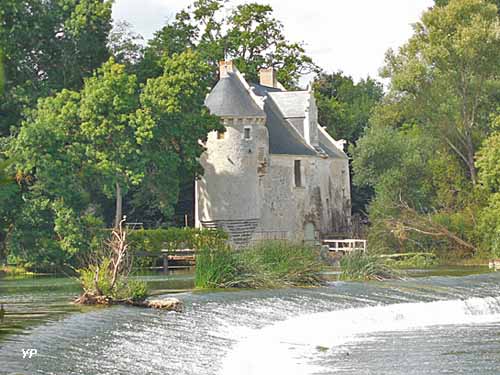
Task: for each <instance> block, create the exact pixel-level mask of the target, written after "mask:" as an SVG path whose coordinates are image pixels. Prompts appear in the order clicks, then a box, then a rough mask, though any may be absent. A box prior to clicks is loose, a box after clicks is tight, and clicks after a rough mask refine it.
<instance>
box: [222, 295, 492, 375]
mask: <svg viewBox="0 0 500 375" xmlns="http://www.w3.org/2000/svg"><path fill="white" fill-rule="evenodd" d="M493 322H500V297H487V298H470V299H467V300H451V301H436V302H419V303H403V304H394V305H378V306H370V307H362V308H350V309H346V310H338V311H330V312H322V313H314V314H307V315H303V316H298V317H295V318H291V319H287V320H285V321H282V322H279V323H276V324H273V325H271V326H268V327H264V328H262V329H259V330H250V331H248V329H244V330H241V331H240V332H239V334H237V329H235V330H234V331H233V333H235V334H236V336H240V337H242V336H244V337H243V338H242V339H241V340H240V341H239V342H238V343H237V344H236V346H235V347H234V348H233V349H232V350H231V351H230V352H229V354H228V356H227V357H226V358H225V359H224V362H223V370H222V375H236V374H237V375H267V374H269V375H276V374H287V375H305V374H312V373H315V372H319V371H321V370H323V371H324V370H325V369H324V368H321V367H320V366H318V365H312V364H311V361H312V360H313V359H315V358H317V356H318V354H319V353H320V351H319V350H318V348H319V347H323V348H329V349H330V348H335V347H339V346H341V345H343V344H346V343H351V342H355V341H358V340H366V339H364V338H363V337H362V336H363V335H365V334H370V333H375V332H385V331H405V330H406V331H410V330H418V329H424V328H427V327H432V326H442V325H464V324H483V323H493ZM329 371H332V369H329Z"/></svg>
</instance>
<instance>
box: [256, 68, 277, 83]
mask: <svg viewBox="0 0 500 375" xmlns="http://www.w3.org/2000/svg"><path fill="white" fill-rule="evenodd" d="M260 84H261V85H262V86H267V87H274V88H276V87H278V80H277V79H276V70H274V68H272V67H271V68H267V69H261V70H260Z"/></svg>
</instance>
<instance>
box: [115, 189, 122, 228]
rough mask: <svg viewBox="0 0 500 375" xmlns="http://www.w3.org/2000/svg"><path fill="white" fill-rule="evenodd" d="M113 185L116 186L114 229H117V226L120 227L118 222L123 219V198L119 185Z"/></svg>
mask: <svg viewBox="0 0 500 375" xmlns="http://www.w3.org/2000/svg"><path fill="white" fill-rule="evenodd" d="M115 185H116V212H115V228H118V226H119V225H120V221H121V220H122V217H123V212H122V203H123V197H122V189H121V187H120V184H119V183H118V182H116V183H115Z"/></svg>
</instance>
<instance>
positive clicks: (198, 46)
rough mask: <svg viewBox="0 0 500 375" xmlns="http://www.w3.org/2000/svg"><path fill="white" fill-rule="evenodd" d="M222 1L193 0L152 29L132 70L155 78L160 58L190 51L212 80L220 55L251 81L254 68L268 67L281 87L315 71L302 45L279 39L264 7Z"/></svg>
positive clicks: (276, 24) (277, 25) (279, 30)
mask: <svg viewBox="0 0 500 375" xmlns="http://www.w3.org/2000/svg"><path fill="white" fill-rule="evenodd" d="M225 3H226V2H225V1H223V0H197V1H195V2H194V3H193V4H192V5H191V6H190V7H188V9H186V10H183V11H181V12H179V13H178V14H177V15H176V17H175V20H174V21H173V22H171V23H169V24H167V25H166V26H165V27H164V28H163V29H162V30H160V31H158V32H157V33H156V34H155V37H154V38H153V39H152V40H151V41H149V43H148V47H147V48H146V50H145V56H144V61H143V62H142V64H141V66H140V68H139V73H138V74H139V76H140V77H141V79H142V80H144V79H145V78H146V77H148V76H149V77H152V76H153V77H154V76H158V75H159V74H161V66H162V65H163V59H164V58H165V57H168V56H172V55H173V54H175V53H180V52H183V51H185V50H186V49H195V50H196V51H197V52H198V53H199V54H200V56H201V57H202V58H203V59H204V60H205V61H208V62H209V65H210V66H211V67H212V80H213V79H215V77H216V74H215V72H216V66H217V63H218V62H219V61H220V60H222V59H225V58H230V59H233V60H234V61H235V62H236V64H237V65H238V69H239V70H240V71H242V72H243V73H245V74H246V75H247V77H248V78H249V79H250V80H254V81H255V80H257V73H258V71H259V69H260V68H264V67H270V66H273V67H275V68H277V69H278V79H279V80H280V82H281V83H282V84H283V85H285V87H294V86H296V85H297V83H298V79H299V78H300V75H301V74H305V73H310V72H314V71H317V69H318V68H317V66H316V65H315V64H314V63H313V62H312V60H311V58H310V57H309V56H307V55H306V54H305V51H304V48H303V46H302V45H301V44H300V43H292V42H289V41H288V40H287V39H286V38H285V36H284V33H283V25H282V24H281V22H280V21H278V20H277V19H276V18H274V17H273V15H272V11H273V10H272V8H271V7H270V6H268V5H259V4H256V3H249V4H243V5H239V6H237V7H235V8H233V9H228V8H226V7H225ZM226 11H227V12H228V16H227V17H225V16H224V13H225V12H226Z"/></svg>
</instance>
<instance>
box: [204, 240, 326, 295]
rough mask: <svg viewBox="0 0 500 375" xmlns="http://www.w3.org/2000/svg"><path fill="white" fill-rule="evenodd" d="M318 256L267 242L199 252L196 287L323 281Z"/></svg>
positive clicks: (297, 247)
mask: <svg viewBox="0 0 500 375" xmlns="http://www.w3.org/2000/svg"><path fill="white" fill-rule="evenodd" d="M322 269H323V265H322V263H321V262H320V261H319V255H318V253H317V252H316V251H315V250H314V249H312V248H309V247H304V246H303V245H294V244H290V243H284V242H273V241H271V242H266V243H263V244H261V245H259V246H256V247H253V248H250V249H246V250H241V251H235V250H231V249H229V248H227V247H219V248H212V249H210V250H207V249H205V250H202V251H200V252H199V253H198V254H197V256H196V281H195V284H196V287H197V288H228V287H234V288H277V287H284V286H309V285H319V284H321V283H322V282H323V278H322V277H321V271H322Z"/></svg>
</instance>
